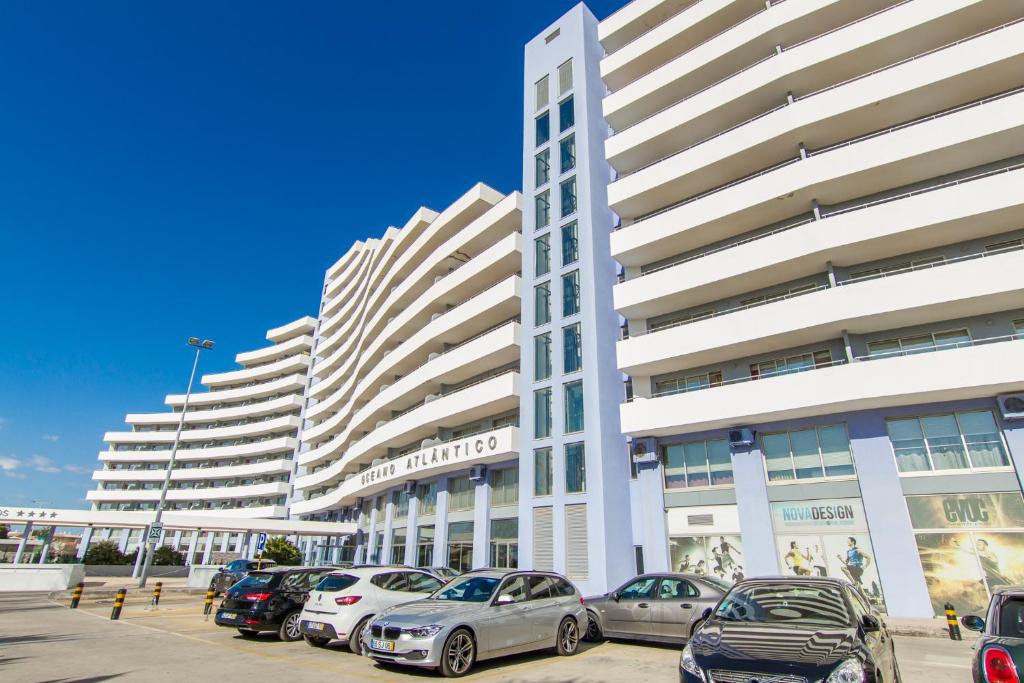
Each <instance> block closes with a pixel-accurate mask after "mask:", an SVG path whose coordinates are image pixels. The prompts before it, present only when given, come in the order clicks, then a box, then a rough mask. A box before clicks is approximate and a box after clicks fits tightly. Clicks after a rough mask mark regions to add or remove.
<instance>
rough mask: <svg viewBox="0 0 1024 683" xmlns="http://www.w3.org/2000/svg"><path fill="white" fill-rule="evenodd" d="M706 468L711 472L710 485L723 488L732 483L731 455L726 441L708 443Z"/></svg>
mask: <svg viewBox="0 0 1024 683" xmlns="http://www.w3.org/2000/svg"><path fill="white" fill-rule="evenodd" d="M708 466H709V469H710V470H711V485H712V486H725V485H727V484H732V483H733V477H732V455H731V453H730V452H729V442H728V440H726V439H715V440H713V441H708Z"/></svg>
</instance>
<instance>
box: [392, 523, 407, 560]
mask: <svg viewBox="0 0 1024 683" xmlns="http://www.w3.org/2000/svg"><path fill="white" fill-rule="evenodd" d="M391 564H405V529H395V530H394V531H392V532H391Z"/></svg>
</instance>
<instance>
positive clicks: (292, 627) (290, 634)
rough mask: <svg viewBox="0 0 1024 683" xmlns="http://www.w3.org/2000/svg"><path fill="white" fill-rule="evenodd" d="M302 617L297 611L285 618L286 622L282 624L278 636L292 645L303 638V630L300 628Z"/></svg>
mask: <svg viewBox="0 0 1024 683" xmlns="http://www.w3.org/2000/svg"><path fill="white" fill-rule="evenodd" d="M300 616H301V615H300V612H299V611H298V610H296V611H294V612H292V613H291V614H288V615H287V616H286V617H285V618H284V621H282V622H281V628H279V629H278V631H277V635H278V636H280V638H281V640H283V641H284V642H286V643H290V642H292V641H295V640H298V639H299V638H301V637H302V629H301V628H300V627H299V617H300Z"/></svg>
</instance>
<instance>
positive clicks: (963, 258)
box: [836, 243, 1024, 287]
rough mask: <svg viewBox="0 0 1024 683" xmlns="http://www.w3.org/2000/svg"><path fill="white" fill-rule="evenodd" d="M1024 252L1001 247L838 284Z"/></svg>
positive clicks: (1021, 246)
mask: <svg viewBox="0 0 1024 683" xmlns="http://www.w3.org/2000/svg"><path fill="white" fill-rule="evenodd" d="M1021 250H1024V243H1021V244H1010V245H1007V246H1005V247H999V248H998V249H989V250H986V251H982V252H979V253H977V254H967V255H965V256H957V257H955V258H951V259H944V260H942V261H935V262H933V263H921V264H918V265H916V266H907V267H906V268H897V269H895V270H889V271H883V272H879V273H875V274H873V275H865V276H863V277H858V278H850V279H849V280H843V281H842V282H837V283H836V286H837V287H843V286H846V285H852V284H856V283H859V282H867V281H868V280H877V279H879V278H883V277H892V276H893V275H903V274H904V273H912V272H914V271H917V270H929V269H931V268H941V267H942V266H949V265H953V264H954V263H962V262H964V261H974V260H976V259H980V258H987V257H989V256H999V255H1000V254H1006V253H1009V252H1013V251H1021Z"/></svg>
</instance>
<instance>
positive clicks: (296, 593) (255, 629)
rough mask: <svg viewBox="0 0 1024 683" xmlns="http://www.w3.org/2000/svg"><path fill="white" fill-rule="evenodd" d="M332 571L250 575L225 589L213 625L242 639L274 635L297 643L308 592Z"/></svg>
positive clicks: (311, 569) (276, 569)
mask: <svg viewBox="0 0 1024 683" xmlns="http://www.w3.org/2000/svg"><path fill="white" fill-rule="evenodd" d="M332 571H334V570H333V569H332V568H331V567H274V568H271V569H260V570H259V571H252V572H249V575H248V576H246V577H245V578H244V579H242V580H241V581H239V582H238V583H236V584H235V585H234V586H232V587H231V588H229V589H228V592H227V594H226V595H225V596H224V600H223V601H222V602H221V603H220V607H219V608H217V616H216V617H214V621H215V622H216V624H217V625H218V626H228V627H232V628H237V629H238V632H239V633H240V634H242V637H244V638H254V637H255V636H256V635H257V634H259V633H260V632H263V631H274V632H276V633H277V634H278V636H280V638H281V640H298V639H299V638H301V637H302V631H301V630H300V628H299V615H300V614H301V613H302V605H303V603H305V602H306V598H307V597H308V596H309V591H310V590H312V588H313V587H314V586H316V585H317V584H318V583H320V580H321V579H323V578H324V577H325V576H327V575H328V574H329V573H331V572H332Z"/></svg>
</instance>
